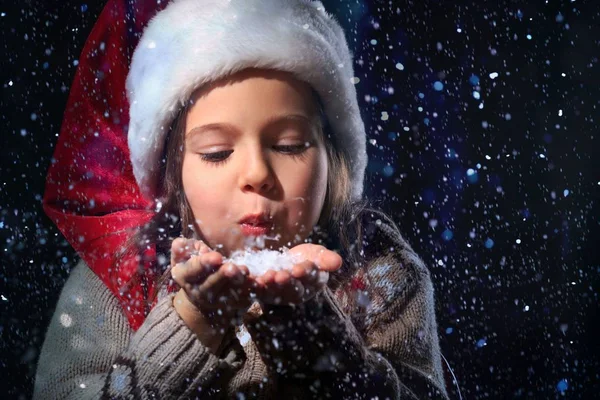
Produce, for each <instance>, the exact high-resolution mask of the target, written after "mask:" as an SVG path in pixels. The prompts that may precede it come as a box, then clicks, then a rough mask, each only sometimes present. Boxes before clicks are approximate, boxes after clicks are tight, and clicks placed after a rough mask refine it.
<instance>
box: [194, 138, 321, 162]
mask: <svg viewBox="0 0 600 400" xmlns="http://www.w3.org/2000/svg"><path fill="white" fill-rule="evenodd" d="M308 147H310V143H309V142H306V143H301V144H294V145H281V146H273V148H274V149H275V150H276V151H278V152H280V153H282V154H287V155H291V156H294V157H296V156H299V155H302V153H304V152H305V151H306V149H307V148H308ZM231 153H233V150H224V151H217V152H214V153H200V158H202V160H203V161H206V162H208V163H210V164H213V165H218V164H222V163H225V162H226V161H227V160H228V159H229V155H230V154H231Z"/></svg>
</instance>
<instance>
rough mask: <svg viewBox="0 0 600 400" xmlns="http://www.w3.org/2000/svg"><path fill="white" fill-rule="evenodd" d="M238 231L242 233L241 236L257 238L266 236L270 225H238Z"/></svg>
mask: <svg viewBox="0 0 600 400" xmlns="http://www.w3.org/2000/svg"><path fill="white" fill-rule="evenodd" d="M240 230H241V231H242V234H244V235H246V236H259V235H266V234H267V233H268V232H269V230H271V225H269V224H258V225H253V224H245V223H243V224H240Z"/></svg>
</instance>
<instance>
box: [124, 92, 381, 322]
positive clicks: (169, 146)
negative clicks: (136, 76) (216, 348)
mask: <svg viewBox="0 0 600 400" xmlns="http://www.w3.org/2000/svg"><path fill="white" fill-rule="evenodd" d="M313 96H314V99H315V101H316V104H317V110H318V113H319V116H320V118H319V121H320V125H321V126H320V128H321V129H320V131H321V134H322V137H321V138H322V139H323V143H324V145H325V148H326V153H327V161H328V169H329V171H330V173H329V174H328V177H327V191H326V195H325V202H324V206H323V210H322V211H321V216H320V218H319V221H318V223H317V225H316V226H315V227H314V229H313V232H312V233H311V234H310V236H309V238H308V239H307V241H311V242H313V243H319V244H323V245H325V246H326V247H328V248H330V249H336V250H338V251H340V254H341V255H342V258H343V259H344V262H345V263H346V264H348V263H351V265H355V264H357V263H359V259H358V258H357V257H356V255H357V254H360V253H361V249H362V241H361V240H355V238H358V237H361V231H362V226H361V219H360V218H358V217H359V215H361V214H362V213H363V212H371V213H378V214H381V212H380V211H379V210H377V209H375V208H372V207H371V206H369V201H368V200H366V199H363V200H359V201H353V200H352V199H351V189H352V185H351V181H350V179H351V177H350V166H349V164H348V160H347V158H346V157H345V156H344V154H343V153H342V152H341V151H340V150H339V147H338V146H337V145H336V138H335V137H334V135H333V134H332V131H331V129H330V127H329V123H328V120H327V117H326V114H325V111H324V107H323V104H322V102H321V100H320V98H319V96H318V94H317V93H316V92H315V91H314V90H313ZM190 105H191V101H189V102H188V103H186V104H185V105H184V106H183V107H182V108H181V109H180V110H179V112H178V113H177V115H176V116H175V118H174V122H173V123H172V125H171V127H170V129H169V132H168V134H167V138H166V146H165V150H164V152H163V157H162V159H161V167H160V172H159V174H160V177H159V182H160V185H161V186H160V188H159V197H158V202H157V203H156V204H157V205H159V207H158V211H157V213H156V215H155V216H154V217H153V218H152V219H151V220H150V221H149V222H148V223H146V224H145V225H143V226H141V227H139V228H137V229H136V231H134V232H135V233H134V234H133V235H132V236H131V237H130V238H129V240H127V241H126V243H125V244H124V246H123V249H122V251H121V252H120V253H119V254H117V256H116V258H115V262H119V260H122V259H124V256H125V255H126V254H132V255H136V256H137V257H138V260H140V258H139V255H140V254H142V252H143V250H144V249H145V248H146V247H147V246H148V244H149V243H153V244H155V245H156V254H157V259H156V260H153V262H152V268H153V269H154V272H155V275H154V276H159V277H160V278H158V279H157V281H156V282H155V283H156V285H155V291H154V295H152V296H148V295H147V293H146V299H147V304H146V310H147V312H148V311H149V308H150V307H151V305H152V303H153V302H154V299H155V297H156V294H157V292H158V290H159V289H160V288H161V287H162V286H163V285H164V284H165V282H166V281H167V279H169V277H170V270H171V268H170V247H171V242H172V241H173V240H174V239H175V238H177V237H179V236H183V237H187V238H190V237H193V236H194V235H195V234H197V232H195V230H194V225H193V222H194V216H193V214H192V210H191V207H190V205H189V204H188V201H187V199H186V196H185V193H184V191H183V182H182V168H183V157H184V153H185V152H184V149H185V116H186V115H187V112H188V110H189V108H190ZM332 172H333V173H332ZM142 268H143V265H142V262H140V270H139V271H138V272H139V274H138V275H140V276H143V275H144V274H143V270H142ZM137 282H139V278H138V279H136V280H135V281H132V282H130V283H129V285H131V284H135V283H137ZM332 282H333V285H335V282H336V278H335V277H332V278H331V279H330V286H331V285H332ZM144 289H146V288H145V287H144ZM149 297H151V298H149Z"/></svg>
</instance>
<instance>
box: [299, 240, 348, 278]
mask: <svg viewBox="0 0 600 400" xmlns="http://www.w3.org/2000/svg"><path fill="white" fill-rule="evenodd" d="M290 253H292V254H296V255H299V256H301V257H303V258H304V259H305V260H308V261H312V262H314V263H315V264H316V265H317V266H318V267H319V269H321V270H323V271H330V272H333V271H336V270H338V269H339V268H340V267H341V266H342V261H343V260H342V257H340V255H339V254H337V253H336V252H334V251H331V250H329V249H327V248H326V247H325V246H321V245H318V244H312V243H303V244H301V245H298V246H296V247H294V248H293V249H291V250H290Z"/></svg>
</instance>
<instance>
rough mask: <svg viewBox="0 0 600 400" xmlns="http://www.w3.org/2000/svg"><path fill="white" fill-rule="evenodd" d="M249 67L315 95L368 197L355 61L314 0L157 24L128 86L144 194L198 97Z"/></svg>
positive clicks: (192, 11) (194, 2) (136, 57)
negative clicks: (184, 112)
mask: <svg viewBox="0 0 600 400" xmlns="http://www.w3.org/2000/svg"><path fill="white" fill-rule="evenodd" d="M249 67H254V68H264V69H275V70H280V71H286V72H290V73H292V74H293V75H294V76H295V77H296V78H298V79H299V80H301V81H304V82H306V83H308V84H309V85H311V86H312V88H313V89H315V91H316V92H317V93H318V95H319V97H320V99H321V101H322V103H323V105H324V109H325V114H326V116H327V119H328V122H329V125H330V127H331V130H332V133H333V135H334V137H335V143H336V144H337V145H338V146H339V149H340V150H341V151H342V153H343V154H344V155H345V156H346V158H347V159H348V160H349V164H350V177H351V182H352V193H351V195H352V198H354V199H359V198H360V197H361V196H362V191H363V180H364V171H365V167H366V164H367V154H366V137H365V130H364V124H363V121H362V119H361V115H360V111H359V108H358V104H357V98H356V90H355V88H354V83H353V81H354V73H353V66H352V55H351V53H350V50H349V48H348V45H347V43H346V39H345V37H344V31H343V29H342V28H341V27H340V25H339V24H338V23H337V21H336V20H335V19H334V18H333V17H332V16H331V15H330V14H328V13H327V12H326V11H325V8H324V7H323V5H322V4H321V2H319V1H309V0H203V1H198V0H174V1H173V2H171V3H170V4H168V5H167V7H166V8H165V9H164V10H163V11H161V12H159V13H158V14H157V15H156V16H155V17H154V18H152V20H151V21H150V23H149V24H148V26H147V27H146V28H145V30H144V32H143V35H142V38H141V39H140V42H139V44H138V46H137V47H136V49H135V52H134V54H133V59H132V62H131V66H130V71H129V74H128V76H127V81H126V89H127V97H128V100H129V105H130V109H129V117H130V121H129V132H128V138H127V140H128V145H129V150H130V156H131V163H132V167H133V173H134V176H135V179H136V181H137V184H138V186H139V187H140V189H141V191H142V193H143V194H144V195H145V196H146V197H147V198H148V199H154V198H155V197H156V196H157V190H158V186H157V185H158V182H157V178H158V171H159V167H160V158H161V157H162V155H163V149H164V147H165V140H166V135H167V133H168V131H169V126H170V125H171V123H172V122H173V119H174V118H175V115H176V113H177V112H178V111H179V110H180V108H181V107H182V106H183V105H184V104H185V102H186V101H187V100H188V99H189V98H190V96H191V94H192V92H193V91H194V90H196V89H197V88H199V87H200V86H202V85H205V84H207V83H209V82H212V81H215V80H218V79H220V78H223V77H226V76H227V75H230V74H233V73H235V72H237V71H240V70H242V69H245V68H249Z"/></svg>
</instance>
